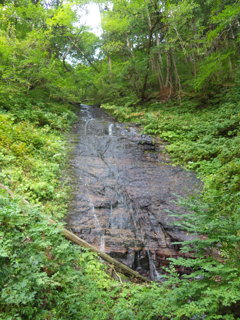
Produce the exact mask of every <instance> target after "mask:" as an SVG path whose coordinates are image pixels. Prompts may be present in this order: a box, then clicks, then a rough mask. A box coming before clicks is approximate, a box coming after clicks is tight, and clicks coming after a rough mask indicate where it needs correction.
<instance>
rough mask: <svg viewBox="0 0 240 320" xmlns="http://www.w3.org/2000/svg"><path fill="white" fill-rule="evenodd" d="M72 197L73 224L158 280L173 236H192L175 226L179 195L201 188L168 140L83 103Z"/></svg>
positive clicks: (102, 247)
mask: <svg viewBox="0 0 240 320" xmlns="http://www.w3.org/2000/svg"><path fill="white" fill-rule="evenodd" d="M70 140H71V142H72V143H73V144H74V146H73V150H72V154H71V163H70V165H71V173H72V175H73V181H72V183H73V192H74V195H73V202H72V204H71V206H70V209H69V215H68V227H69V228H70V229H71V230H72V231H73V232H74V233H76V234H77V235H78V236H80V237H81V238H83V239H84V240H86V241H88V242H89V243H91V244H93V245H95V246H96V247H98V248H99V249H100V250H102V251H105V252H106V253H108V254H110V255H111V256H112V257H114V258H116V259H118V260H120V261H121V262H123V263H125V264H127V265H128V266H130V267H132V268H133V269H135V270H137V271H139V272H140V273H142V274H144V275H145V276H148V277H150V278H151V279H155V280H158V279H160V278H161V273H162V267H164V266H166V265H167V260H166V259H167V258H169V257H174V256H178V255H179V251H178V248H177V246H176V245H174V242H175V241H177V240H184V239H189V237H190V236H189V235H187V234H186V233H184V232H183V231H181V230H179V229H178V228H176V227H175V226H174V221H175V220H176V218H174V217H172V216H171V214H170V212H175V213H180V214H185V212H184V209H183V208H180V207H178V206H177V205H176V204H175V203H174V201H175V200H176V199H177V195H180V196H187V195H189V194H192V193H195V192H196V191H197V190H199V188H200V185H201V183H200V182H199V180H197V179H196V177H195V176H194V174H193V173H191V172H187V171H185V170H183V169H182V168H180V167H178V166H172V165H171V162H170V160H169V159H168V158H167V156H166V155H165V154H164V153H163V152H162V151H163V149H164V146H163V145H161V144H155V142H154V140H153V139H152V138H151V137H148V136H146V135H141V134H140V133H139V132H138V130H137V129H136V128H134V127H133V126H132V127H128V128H126V127H125V125H124V124H118V123H115V122H114V120H113V119H112V118H111V117H110V116H108V115H107V114H106V113H105V112H104V111H103V110H101V109H100V108H98V107H94V106H86V105H81V108H80V111H79V121H78V123H77V124H76V126H75V129H74V131H73V133H72V135H71V138H70Z"/></svg>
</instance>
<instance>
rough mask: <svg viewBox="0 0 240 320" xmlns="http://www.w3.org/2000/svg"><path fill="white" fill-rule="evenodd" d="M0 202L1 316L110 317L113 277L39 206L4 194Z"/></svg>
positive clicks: (44, 317) (41, 317)
mask: <svg viewBox="0 0 240 320" xmlns="http://www.w3.org/2000/svg"><path fill="white" fill-rule="evenodd" d="M1 193H2V192H1ZM0 207H1V211H0V219H1V226H0V234H1V238H0V242H1V250H0V284H1V292H0V317H1V319H4V320H5V319H29V320H30V319H48V318H51V319H69V318H71V319H76V320H77V319H108V316H107V313H106V309H110V308H111V305H110V301H111V298H110V296H108V295H109V294H108V293H107V290H111V286H112V285H113V282H110V280H109V278H108V276H107V275H106V273H105V272H104V268H103V265H102V264H101V263H100V262H98V260H97V259H96V257H95V256H94V254H93V253H90V252H88V251H86V250H83V249H82V250H80V249H79V248H77V247H76V246H73V245H71V244H70V242H68V241H67V240H65V239H64V238H63V236H61V235H60V233H59V232H60V231H59V229H58V228H57V227H56V226H53V225H49V224H48V222H47V217H46V215H45V214H43V213H42V212H41V210H40V209H39V208H37V207H33V206H23V205H21V204H20V203H18V202H17V201H13V200H9V199H8V198H7V197H6V195H3V194H1V197H0ZM89 266H91V268H92V270H90V269H89ZM93 269H94V275H93ZM96 276H97V277H96Z"/></svg>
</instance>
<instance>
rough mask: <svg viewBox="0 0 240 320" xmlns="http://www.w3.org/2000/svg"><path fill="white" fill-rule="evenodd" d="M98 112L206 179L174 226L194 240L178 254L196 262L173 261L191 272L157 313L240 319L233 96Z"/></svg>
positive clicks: (239, 164)
mask: <svg viewBox="0 0 240 320" xmlns="http://www.w3.org/2000/svg"><path fill="white" fill-rule="evenodd" d="M103 108H105V109H106V110H107V111H109V112H111V113H112V114H113V115H114V116H115V117H116V118H118V119H119V120H121V121H128V122H135V123H140V124H141V125H142V128H143V129H142V130H143V133H145V134H150V135H153V136H159V137H160V138H161V139H162V140H164V141H165V142H166V152H168V153H169V154H170V155H171V158H172V160H173V163H175V164H180V165H182V166H184V167H185V168H186V169H190V170H195V171H196V172H197V174H198V176H199V177H200V178H201V179H202V181H203V182H204V190H203V193H202V195H201V196H200V197H199V199H195V200H184V201H182V202H183V205H184V206H185V207H188V208H189V212H192V214H189V215H188V216H187V217H186V216H184V220H182V221H180V223H179V227H180V228H182V229H184V230H186V231H187V232H190V233H192V234H194V235H198V237H197V238H196V239H195V240H192V241H189V242H184V243H182V251H184V252H190V253H191V255H192V256H194V259H183V258H181V259H180V258H178V259H172V266H185V267H188V268H191V270H192V273H191V275H189V276H187V275H186V276H183V277H182V278H180V277H179V276H177V275H176V274H175V276H174V277H173V278H172V279H173V282H172V286H170V287H168V288H169V289H170V288H171V289H170V296H168V297H166V296H165V300H164V301H165V303H164V305H162V301H161V300H160V301H159V302H158V304H159V309H158V311H157V310H155V311H156V313H155V315H156V314H158V315H161V316H162V318H160V319H240V311H239V310H240V294H239V292H240V280H239V279H240V273H239V270H240V264H239V261H240V256H239V249H240V232H239V230H240V218H239V217H240V206H239V204H240V151H239V150H240V149H239V145H240V135H239V128H240V103H239V94H238V91H237V90H232V92H228V93H227V94H226V93H224V94H220V95H219V96H215V98H214V99H212V100H210V101H209V102H208V105H202V104H201V103H199V101H198V100H190V99H183V100H182V101H168V102H165V103H159V102H156V103H148V104H146V105H141V106H134V107H129V106H127V105H125V106H116V105H110V104H108V105H103ZM173 270H174V269H173ZM168 281H170V278H169V280H168ZM169 301H171V304H170V305H168V302H169ZM160 309H161V311H159V310H160ZM164 316H165V317H164ZM150 319H151V318H150ZM152 319H155V318H154V317H153V318H152ZM156 319H158V318H156Z"/></svg>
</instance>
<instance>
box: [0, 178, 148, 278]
mask: <svg viewBox="0 0 240 320" xmlns="http://www.w3.org/2000/svg"><path fill="white" fill-rule="evenodd" d="M0 188H1V189H4V190H5V191H6V192H7V193H8V194H9V195H10V197H11V198H15V195H14V193H13V192H12V191H11V190H10V189H9V188H8V187H6V186H4V185H3V184H1V183H0ZM22 202H23V203H24V204H29V202H28V201H27V200H25V199H22ZM48 221H49V223H50V224H56V225H57V222H56V221H54V220H52V219H48ZM58 228H59V229H60V231H61V233H62V234H63V235H64V236H65V238H67V239H68V240H70V241H72V242H74V243H76V244H77V245H79V246H81V247H84V248H87V249H90V250H91V251H93V252H96V253H97V255H98V256H99V257H101V258H102V259H103V260H105V261H106V262H108V263H109V264H111V265H114V266H115V268H116V269H118V270H121V272H122V273H123V274H127V275H129V276H131V277H133V278H136V279H138V280H140V281H142V282H150V280H148V279H147V278H145V277H143V276H141V275H140V274H139V273H138V272H137V271H134V270H132V269H131V268H129V267H128V266H126V265H125V264H123V263H121V262H119V261H117V260H116V259H114V258H112V257H111V256H109V255H108V254H106V253H104V252H101V251H100V250H98V249H97V248H95V247H94V246H92V245H91V244H90V243H88V242H86V241H85V240H83V239H81V238H79V237H78V236H77V235H75V234H74V233H72V232H71V231H69V230H67V229H66V228H64V227H61V226H58Z"/></svg>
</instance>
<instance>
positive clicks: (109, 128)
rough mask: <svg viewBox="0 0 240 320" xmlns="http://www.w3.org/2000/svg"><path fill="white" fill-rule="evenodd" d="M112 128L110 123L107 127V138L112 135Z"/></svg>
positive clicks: (112, 125)
mask: <svg viewBox="0 0 240 320" xmlns="http://www.w3.org/2000/svg"><path fill="white" fill-rule="evenodd" d="M113 127H114V124H113V123H110V125H109V126H108V135H109V136H112V134H113Z"/></svg>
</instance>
